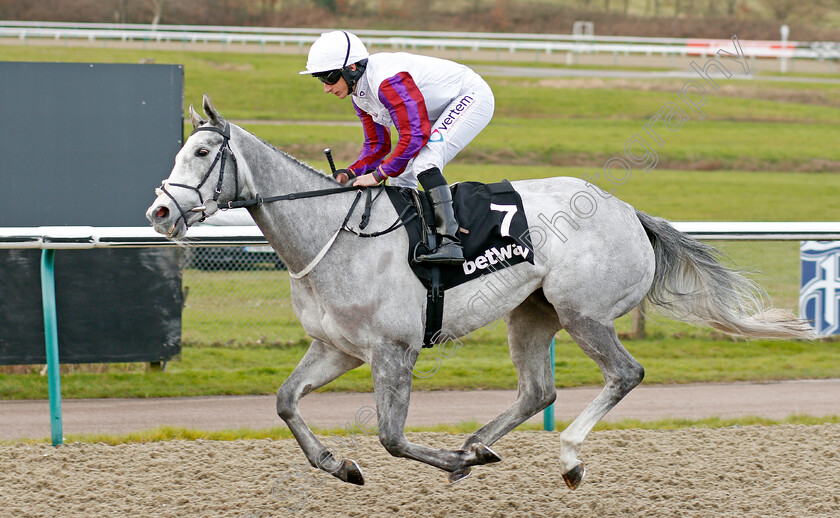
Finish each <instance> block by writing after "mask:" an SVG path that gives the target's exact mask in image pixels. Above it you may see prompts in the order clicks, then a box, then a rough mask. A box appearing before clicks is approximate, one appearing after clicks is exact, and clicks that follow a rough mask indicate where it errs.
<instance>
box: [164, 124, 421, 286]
mask: <svg viewBox="0 0 840 518" xmlns="http://www.w3.org/2000/svg"><path fill="white" fill-rule="evenodd" d="M199 131H212V132H214V133H218V134H219V135H221V136H222V138H223V139H224V140H223V141H222V145H221V147H219V151H218V152H217V153H216V158H214V159H213V163H212V164H210V168H209V169H207V172H206V173H205V174H204V178H202V179H201V182H199V184H198V185H197V186H195V187H194V186H192V185H185V184H182V183H168V182H166V181H164V182H163V183H162V184H161V186H160V190H161V192H163V193H164V194H166V195H167V196H168V197H169V199H171V200H172V202H173V203H175V206H176V207H177V208H178V212H180V213H181V216H180V217H181V218H182V219H183V220H184V225H185V226H186V227H187V228H189V227H190V225H189V222H188V221H187V213H188V212H200V213H201V219H199V220H198V222H199V223H200V222H202V221H204V220H205V219H207V218H208V217H210V216H212V215H213V214H215V213H216V211H218V210H219V209H221V210H227V209H236V208H240V207H252V206H254V205H256V206H257V207H260V206H262V204H263V203H272V202H275V201H290V200H299V199H304V198H315V197H320V196H329V195H331V194H339V193H343V192H348V191H357V193H356V198H355V199H354V200H353V204H352V205H351V206H350V210H349V211H348V212H347V216H346V217H345V218H344V222H343V223H342V224H341V226H340V227H339V228H338V230H336V231H335V233H334V234H333V235H332V237H331V238H330V239H329V241H328V242H327V244H326V245H324V247H323V248H321V251H320V252H319V253H318V255H316V256H315V258H314V259H313V260H312V261H310V262H309V264H308V265H306V267H305V268H304V269H303V270H301V271H300V272H298V273H294V272H292V271H291V270H289V275H290V276H291V277H292V278H294V279H300V278H302V277H304V276H306V275H307V274H308V273H309V272H310V271H312V269H314V268H315V266H316V265H317V264H318V263H319V262H320V261H321V259H323V257H324V255H326V253H327V251H328V250H329V249H330V247H331V246H332V244H333V242H335V239H336V238H337V237H338V234H339V233H340V232H341V231H342V230H345V231H348V232H351V233H353V234H355V235H357V236H359V237H378V236H382V235H385V234H388V233H390V232H393V231H395V230H397V229H398V228H400V227H402V226H404V225H405V224H406V223H408V222H409V221H410V220H412V219H414V217H416V216H417V214H414V215H411V216H409V217H408V218H406V219H403V216H405V214H406V212H407V211H408V209H409V208H410V207H406V208H405V209H403V212H402V213H401V214H400V215H399V216H397V220H396V221H394V223H393V224H391V226H390V227H388V228H386V229H385V230H382V231H379V232H372V233H369V234H367V233H363V232H360V231H359V230H355V229H352V228H350V227H349V226H348V222H349V221H350V216H351V215H352V214H353V211H354V210H355V209H356V205H357V204H358V203H359V200H360V199H361V197H362V192H363V190H364V189H363V188H359V187H354V186H352V185H350V186H346V187H334V188H331V189H319V190H314V191H304V192H294V193H289V194H282V195H278V196H267V197H265V198H263V197H262V196H260V195H259V194H256V195H255V196H254V198H252V199H243V200H240V199H239V168H238V167H237V165H236V157H235V156H234V154H233V150H232V149H231V147H230V124H229V123H227V122H225V127H224V129H220V128H218V127H216V126H199V127H197V128H195V129H194V130H193V132H192V133H190V136H193V135H194V134H196V133H197V132H199ZM228 158H230V160H231V163H232V164H233V181H234V197H233V199H232V200H231V201H229V202H227V203H225V204H223V205H222V206H219V197H220V196H221V194H222V182H223V181H224V177H225V165H226V164H227V159H228ZM217 163H219V164H220V165H219V180H218V182H217V183H216V188H215V189H214V190H213V199H212V200H207V201H206V202H205V201H204V197H203V196H202V195H201V187H202V186H203V185H204V183H205V182H206V181H207V179H208V178H210V173H212V172H213V169H215V167H216V164H217ZM167 186H169V187H181V188H182V189H190V190H193V191H195V192H196V193H198V200H199V203H200V205H198V206H196V207H193V208H191V209H189V210H187V211H185V210H184V209H183V207H181V204H180V203H178V200H176V199H175V197H174V196H172V194H170V193H169V191H167V190H166V187H167ZM382 192H383V191H382V190H380V191H379V193H378V194H377V196H376V198H378V197H379V195H380V194H382ZM367 193H368V196H367V203H366V204H365V212H364V214H363V215H362V221H361V224H360V229H364V228H365V226H366V225H367V223H368V221H369V220H370V210H371V205H372V204H373V201H374V200H375V199H374V200H372V199H371V194H370V193H371V191H370V189H367Z"/></svg>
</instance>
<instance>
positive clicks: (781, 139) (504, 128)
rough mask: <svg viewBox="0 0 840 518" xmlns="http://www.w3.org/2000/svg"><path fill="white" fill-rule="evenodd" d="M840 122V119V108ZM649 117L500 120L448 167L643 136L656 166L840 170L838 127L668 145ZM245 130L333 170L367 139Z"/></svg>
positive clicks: (553, 158) (604, 148)
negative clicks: (326, 158) (326, 155)
mask: <svg viewBox="0 0 840 518" xmlns="http://www.w3.org/2000/svg"><path fill="white" fill-rule="evenodd" d="M837 120H838V121H840V112H839V113H838V119H837ZM646 122H647V121H645V120H603V119H586V120H557V119H507V118H502V117H496V118H494V119H493V121H492V122H491V123H490V125H489V126H488V127H487V128H486V129H485V130H484V131H483V132H482V133H481V134H479V135H478V137H476V139H475V140H474V141H473V143H472V144H471V145H470V146H469V147H468V148H467V149H465V150H464V151H463V152H462V153H460V154H459V156H458V157H457V158H456V159H455V160H454V161H453V162H451V163H450V165H449V167H448V168H447V171H450V170H451V168H452V167H454V166H457V165H460V164H464V163H472V164H476V163H478V164H519V165H551V166H568V165H573V166H574V165H585V166H588V167H592V168H593V169H596V170H597V169H602V168H603V166H604V164H605V163H606V161H607V160H608V159H610V158H611V157H614V156H617V157H623V156H624V154H625V147H626V145H627V143H628V141H630V140H631V139H633V138H634V137H635V136H636V135H638V136H640V137H641V138H642V139H644V141H645V142H646V143H647V146H649V147H650V148H652V149H653V152H655V153H656V154H657V156H658V160H657V164H658V165H657V166H656V167H657V168H662V169H667V168H671V169H674V168H676V169H684V170H721V169H734V170H736V171H737V170H748V171H761V170H777V171H778V170H782V171H819V170H829V171H834V172H836V171H837V170H838V169H840V146H837V145H836V143H837V142H838V141H840V126H838V125H837V124H822V123H820V124H804V123H788V124H783V125H780V124H774V123H769V122H731V121H713V120H706V121H697V120H691V121H689V122H686V123H685V125H684V126H683V127H682V128H681V129H680V130H679V131H676V132H669V131H668V130H666V129H664V128H662V126H661V124H660V125H659V126H657V128H658V130H657V134H658V135H659V136H660V138H662V139H663V141H664V144H663V145H661V146H660V145H657V144H656V143H655V141H654V139H653V138H652V137H650V136H649V135H648V134H647V133H646V132H645V130H644V125H645V124H646ZM245 127H246V129H248V130H249V131H250V132H252V133H254V134H255V135H258V136H259V137H260V138H262V139H264V140H266V141H268V142H270V143H271V144H272V145H274V146H275V147H277V148H279V149H282V150H284V151H286V152H288V153H290V154H291V155H293V156H296V157H298V158H300V159H302V160H305V161H308V162H311V163H312V164H313V165H315V166H317V167H319V168H324V167H326V163H325V162H322V161H323V155H322V150H323V149H324V148H325V147H330V148H331V149H332V150H333V155H334V156H335V158H336V160H337V164H346V163H349V162H352V161H353V160H355V158H356V156H357V155H358V152H359V147H360V144H359V142H360V139H361V136H362V130H361V126H359V127H352V126H332V127H327V128H325V127H324V126H318V125H305V124H295V125H269V124H247V125H245ZM548 135H550V137H548ZM392 138H396V136H395V135H394V136H392ZM637 142H638V141H637ZM631 149H632V152H633V153H635V154H636V155H637V156H642V155H644V150H643V149H642V145H641V144H638V143H635V144H633V147H632V148H631ZM507 167H508V168H513V167H515V166H513V165H508V166H507ZM639 169H641V168H639ZM618 172H620V171H618ZM640 172H641V171H640ZM556 175H557V174H556V173H555V174H554V175H553V176H556ZM835 181H838V180H835Z"/></svg>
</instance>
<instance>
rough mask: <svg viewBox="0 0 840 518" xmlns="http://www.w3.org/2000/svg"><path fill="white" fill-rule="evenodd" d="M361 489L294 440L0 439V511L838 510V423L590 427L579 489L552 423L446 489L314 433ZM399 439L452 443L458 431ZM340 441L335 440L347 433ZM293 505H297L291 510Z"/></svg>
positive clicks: (742, 513)
mask: <svg viewBox="0 0 840 518" xmlns="http://www.w3.org/2000/svg"><path fill="white" fill-rule="evenodd" d="M323 439H324V440H325V441H326V444H328V445H329V446H330V449H331V450H332V451H333V452H334V453H335V454H337V455H340V456H344V457H347V458H351V459H354V460H356V461H357V462H358V463H359V464H360V465H361V466H362V469H363V470H364V474H365V478H366V485H365V486H363V487H358V486H352V485H348V484H345V483H343V482H340V481H339V480H337V479H335V478H333V477H331V476H329V475H326V474H323V473H322V472H320V471H316V470H314V469H306V470H301V471H302V472H301V471H299V470H298V468H297V466H299V465H302V464H304V463H305V460H304V457H303V454H302V453H301V452H300V450H299V449H298V446H297V444H296V443H295V442H294V441H292V440H278V441H272V440H251V441H236V442H215V441H195V442H180V441H175V442H159V443H147V444H128V445H119V446H107V445H104V444H82V443H74V444H69V445H65V446H61V447H58V448H54V447H52V446H49V445H47V444H39V445H27V444H23V443H18V444H13V445H3V446H0V459H2V460H0V514H2V515H3V516H15V517H30V516H31V517H36V516H50V517H52V516H62V517H75V516H85V517H89V516H149V517H152V516H155V517H156V516H161V517H187V516H189V517H192V516H201V517H218V516H242V517H270V516H292V515H295V516H358V517H389V518H393V517H395V516H423V517H450V516H471V517H472V516H479V517H480V516H492V517H508V516H523V517H525V516H527V517H531V516H575V517H583V516H598V517H602V516H646V517H647V516H668V517H672V516H697V517H708V516H737V517H752V516H756V517H757V516H773V517H782V516H791V517H793V516H797V517H802V516H807V517H830V516H832V517H833V516H840V424H829V425H815V426H802V425H780V426H766V427H758V426H755V427H754V426H748V427H734V428H724V429H699V428H689V429H683V430H660V431H644V430H638V429H636V430H625V431H606V432H594V433H592V434H590V436H589V439H588V440H587V442H586V443H585V444H584V449H583V452H582V455H581V458H582V459H583V460H584V461H585V462H586V465H587V474H586V479H585V480H584V482H583V484H582V485H581V486H580V488H579V489H578V490H577V491H574V492H572V491H569V490H568V489H567V488H566V486H565V485H564V483H563V481H562V478H561V477H560V473H559V470H558V466H557V460H556V459H557V456H558V454H559V444H560V442H559V434H558V433H557V432H513V433H511V434H509V435H508V436H507V437H505V438H503V439H502V440H500V441H499V442H498V443H496V445H495V446H494V449H495V450H496V452H497V453H499V454H500V455H501V456H502V458H503V461H502V462H501V463H499V464H495V465H489V466H483V467H477V468H474V469H473V473H472V475H471V476H470V477H469V478H467V479H466V480H464V481H463V482H461V483H459V484H456V485H454V486H446V485H445V483H444V475H443V472H441V471H439V470H437V469H435V468H432V467H430V466H426V465H424V464H419V463H417V462H414V461H409V460H406V459H395V458H392V457H390V456H389V455H388V454H387V452H385V450H384V448H382V446H380V444H379V442H378V440H377V439H376V437H375V436H371V435H362V434H358V435H356V436H355V440H356V441H357V442H355V443H354V440H353V439H352V438H348V437H341V438H339V437H331V438H326V437H325V438H323ZM409 439H410V440H412V441H415V442H420V443H424V444H428V445H432V446H438V447H449V448H452V447H457V446H459V445H460V442H461V440H462V437H456V436H454V435H450V434H440V433H413V434H409ZM341 441H344V442H343V443H342V442H341ZM295 508H297V509H295Z"/></svg>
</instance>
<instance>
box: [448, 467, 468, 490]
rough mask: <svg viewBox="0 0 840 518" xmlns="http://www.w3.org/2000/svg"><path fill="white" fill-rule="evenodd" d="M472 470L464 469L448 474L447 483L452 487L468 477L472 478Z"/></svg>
mask: <svg viewBox="0 0 840 518" xmlns="http://www.w3.org/2000/svg"><path fill="white" fill-rule="evenodd" d="M470 471H472V469H471V468H464V469H459V470H458V471H452V472H449V473H447V474H446V483H447V484H449V485H450V486H451V485H452V484H457V483H458V482H460V481H462V480H464V479H465V478H467V477H468V476H470Z"/></svg>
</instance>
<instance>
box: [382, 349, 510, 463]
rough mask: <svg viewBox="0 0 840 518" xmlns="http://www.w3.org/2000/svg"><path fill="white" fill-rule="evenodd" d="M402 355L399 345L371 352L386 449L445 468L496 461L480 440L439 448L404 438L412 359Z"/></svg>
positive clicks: (497, 459) (394, 453) (493, 454)
mask: <svg viewBox="0 0 840 518" xmlns="http://www.w3.org/2000/svg"><path fill="white" fill-rule="evenodd" d="M406 356H407V355H406V354H405V350H404V349H402V348H398V347H380V348H379V349H378V350H377V351H375V352H374V355H373V358H372V361H371V365H370V368H371V376H372V377H373V386H374V392H375V395H376V407H377V415H378V427H379V441H380V442H381V443H382V445H383V446H384V447H385V449H386V450H388V453H390V454H391V455H393V456H394V457H407V458H409V459H414V460H418V461H420V462H424V463H426V464H429V465H431V466H434V467H436V468H440V469H442V470H445V471H449V472H455V471H459V470H463V469H464V468H465V467H467V466H474V465H477V464H487V463H490V462H498V461H500V460H501V459H500V458H499V457H498V455H496V454H495V453H493V451H492V450H490V449H489V448H487V447H486V446H484V445H481V444H474V445H472V447H471V448H470V449H468V450H443V449H434V448H429V447H427V446H421V445H419V444H414V443H411V442H409V441H408V439H406V437H405V433H404V428H405V419H406V416H407V415H408V402H409V398H410V396H411V376H412V374H411V369H412V367H413V359H412V361H409V360H408V359H407V358H406Z"/></svg>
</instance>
